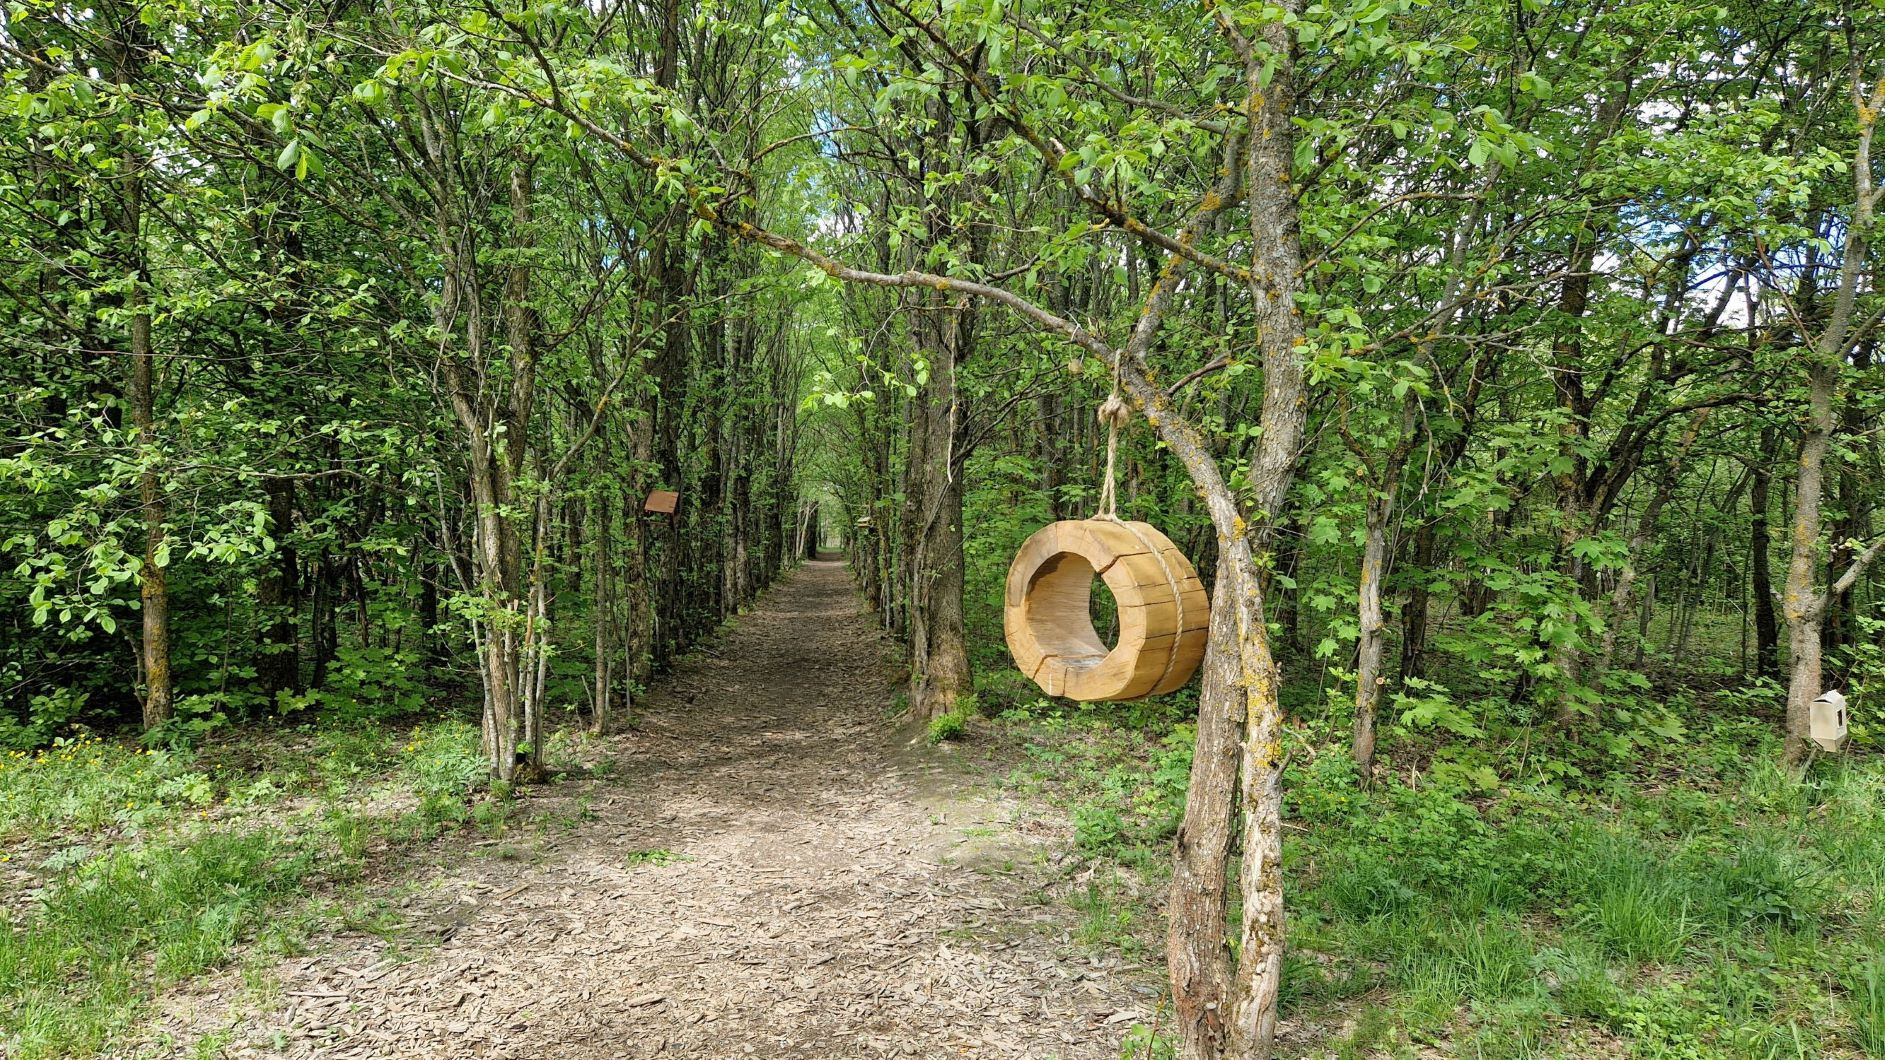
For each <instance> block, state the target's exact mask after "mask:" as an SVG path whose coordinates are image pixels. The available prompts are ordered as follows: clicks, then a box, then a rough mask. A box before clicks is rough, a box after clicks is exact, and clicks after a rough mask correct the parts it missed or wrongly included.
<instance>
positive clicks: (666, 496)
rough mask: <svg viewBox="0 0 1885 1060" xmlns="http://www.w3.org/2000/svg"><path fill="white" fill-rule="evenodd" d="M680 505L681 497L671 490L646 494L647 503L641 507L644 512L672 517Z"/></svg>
mask: <svg viewBox="0 0 1885 1060" xmlns="http://www.w3.org/2000/svg"><path fill="white" fill-rule="evenodd" d="M680 503H681V495H680V494H678V493H676V492H674V491H673V490H654V491H652V492H650V493H649V494H648V501H647V503H645V504H643V505H642V506H641V510H642V511H644V512H660V513H662V514H663V515H673V514H674V509H675V508H676V507H678V506H679V505H680Z"/></svg>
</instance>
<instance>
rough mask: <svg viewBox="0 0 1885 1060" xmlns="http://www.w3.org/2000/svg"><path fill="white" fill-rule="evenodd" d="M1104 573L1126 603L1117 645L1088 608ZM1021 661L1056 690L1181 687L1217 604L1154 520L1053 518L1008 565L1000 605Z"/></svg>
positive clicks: (1117, 692) (1090, 696)
mask: <svg viewBox="0 0 1885 1060" xmlns="http://www.w3.org/2000/svg"><path fill="white" fill-rule="evenodd" d="M1096 575H1097V576H1098V577H1099V578H1100V579H1101V580H1102V581H1104V582H1105V583H1106V587H1107V588H1108V589H1109V590H1111V591H1112V594H1113V600H1114V601H1115V602H1116V603H1117V604H1118V605H1119V643H1117V644H1115V645H1114V646H1113V647H1112V649H1111V650H1110V651H1109V650H1108V649H1107V647H1106V645H1105V644H1104V643H1102V642H1101V641H1100V637H1099V634H1098V632H1096V631H1095V630H1094V628H1093V619H1092V616H1091V613H1090V612H1089V610H1088V608H1089V607H1090V606H1091V603H1092V596H1093V578H1094V577H1095V576H1096ZM1002 612H1003V621H1002V625H1003V628H1004V631H1005V632H1006V633H1007V637H1008V651H1009V653H1010V654H1012V655H1013V656H1014V661H1015V665H1016V666H1017V667H1019V668H1020V670H1021V672H1022V673H1024V674H1027V675H1028V677H1029V678H1030V679H1032V680H1033V681H1034V683H1035V684H1037V685H1040V686H1041V690H1042V691H1044V692H1046V693H1047V694H1048V695H1050V696H1066V697H1067V698H1068V699H1077V700H1082V701H1085V702H1092V701H1095V700H1124V699H1141V698H1143V697H1145V696H1149V695H1155V694H1157V693H1160V692H1170V691H1172V690H1173V689H1175V688H1178V687H1180V686H1182V685H1183V684H1184V683H1185V682H1186V681H1189V680H1190V679H1191V675H1192V674H1193V673H1195V672H1197V669H1198V664H1199V663H1200V662H1202V661H1203V659H1204V643H1205V639H1206V637H1205V635H1206V631H1207V628H1208V627H1209V625H1210V620H1211V601H1210V598H1209V597H1208V596H1207V595H1206V594H1205V591H1204V583H1203V582H1201V581H1199V580H1198V571H1197V569H1196V568H1194V567H1193V566H1192V565H1191V561H1190V560H1188V559H1186V558H1185V557H1184V554H1183V553H1181V552H1179V551H1178V546H1176V545H1174V544H1172V543H1171V540H1170V539H1169V538H1167V537H1166V536H1165V535H1164V534H1161V533H1159V532H1158V531H1157V530H1155V529H1153V528H1152V526H1151V525H1150V524H1148V523H1133V522H1122V521H1120V520H1117V519H1078V520H1066V521H1063V522H1058V523H1049V524H1048V525H1046V526H1044V527H1042V528H1041V529H1040V530H1037V531H1035V533H1034V536H1033V537H1030V538H1028V539H1027V541H1025V542H1023V543H1022V545H1021V550H1020V551H1019V552H1017V553H1016V554H1015V558H1014V563H1012V564H1010V565H1009V567H1008V591H1007V597H1006V599H1005V601H1004V606H1003V609H1002Z"/></svg>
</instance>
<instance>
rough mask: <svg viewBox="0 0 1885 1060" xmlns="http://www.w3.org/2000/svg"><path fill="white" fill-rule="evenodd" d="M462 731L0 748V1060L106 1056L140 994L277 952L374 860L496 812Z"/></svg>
mask: <svg viewBox="0 0 1885 1060" xmlns="http://www.w3.org/2000/svg"><path fill="white" fill-rule="evenodd" d="M477 739H478V738H477V730H476V729H475V728H473V727H470V726H467V725H465V724H463V723H460V722H445V723H436V724H432V725H428V726H424V727H421V728H418V729H399V728H391V727H386V726H382V725H377V724H369V723H362V724H357V725H351V726H346V727H342V728H326V729H322V730H320V731H312V730H309V731H299V730H286V731H280V732H276V733H273V734H270V735H268V736H266V737H262V738H256V737H254V736H245V738H244V739H243V740H241V741H239V742H237V741H230V742H227V743H221V744H211V745H209V746H206V747H204V748H201V749H197V750H182V751H171V750H150V749H145V748H142V747H138V746H135V745H125V744H120V743H114V742H110V741H104V740H99V739H95V738H89V737H87V738H81V739H77V740H73V741H69V742H62V743H61V744H59V745H57V746H55V747H53V748H51V749H48V750H45V751H41V752H31V753H27V752H9V753H7V754H6V755H4V756H0V1055H4V1056H8V1057H14V1058H17V1060H35V1058H39V1057H51V1056H72V1055H77V1056H84V1055H90V1054H92V1053H95V1052H97V1051H99V1050H101V1049H104V1048H107V1047H108V1045H109V1043H110V1042H111V1041H112V1039H113V1036H114V1035H116V1034H118V1033H119V1032H121V1031H122V1030H124V1029H125V1028H126V1027H127V1026H128V1025H129V1024H130V1022H131V1021H132V1019H133V1017H134V1016H136V1014H137V1013H138V1012H139V1010H140V1009H141V1008H142V1007H143V1005H144V1004H145V1003H146V1002H147V1001H148V1000H149V999H150V998H151V997H153V996H154V995H155V994H156V993H157V992H158V991H160V990H162V989H163V988H165V987H166V986H169V985H171V984H175V983H178V982H180V981H182V980H185V979H188V978H189V977H191V976H194V975H197V974H199V973H201V972H203V971H205V970H207V969H209V968H212V967H215V966H217V965H220V964H223V963H226V962H227V961H228V960H230V959H231V958H232V956H233V951H234V950H235V947H236V945H237V942H238V940H241V941H242V943H243V951H242V955H243V956H244V957H252V958H257V959H261V958H266V957H270V956H275V955H279V954H282V953H285V952H295V951H296V950H297V948H298V947H299V946H300V944H301V939H302V938H303V937H304V936H305V935H307V934H309V933H310V932H311V931H312V930H314V929H315V928H316V927H317V926H318V925H319V923H321V922H322V921H323V919H324V918H328V917H337V916H338V917H345V916H347V915H349V911H348V907H347V904H346V902H345V900H344V899H345V893H346V888H347V887H348V885H350V884H351V883H353V882H354V881H356V880H359V879H360V878H362V877H363V876H364V875H365V874H366V873H367V872H368V871H369V869H370V868H371V866H372V865H373V863H374V862H375V860H376V859H378V858H382V857H383V856H384V855H385V853H386V852H387V851H389V850H391V849H393V848H396V847H399V846H401V845H405V844H410V843H413V842H416V841H419V840H422V839H425V838H428V837H431V836H434V835H436V834H437V833H438V832H439V830H440V829H441V828H443V827H446V826H449V825H452V824H455V823H458V822H461V821H464V820H466V819H468V818H473V817H476V818H479V819H481V820H482V821H483V822H484V823H487V824H489V823H493V822H495V821H496V820H497V819H498V818H499V817H500V816H501V815H502V813H503V812H504V810H503V806H502V805H501V804H497V803H493V802H491V801H489V800H481V801H477V802H472V801H470V800H469V796H470V795H471V794H472V793H473V791H474V790H475V789H476V787H477V785H478V783H479V781H480V779H481V778H482V776H483V765H482V759H481V757H480V755H479V753H478V742H477Z"/></svg>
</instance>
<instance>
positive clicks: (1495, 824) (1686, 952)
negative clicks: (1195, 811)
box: [1003, 704, 1885, 1060]
mask: <svg viewBox="0 0 1885 1060" xmlns="http://www.w3.org/2000/svg"><path fill="white" fill-rule="evenodd" d="M1135 709H1137V710H1140V711H1156V710H1157V709H1158V708H1157V706H1156V704H1151V705H1139V706H1138V707H1136V708H1135ZM1135 720H1138V719H1132V718H1129V717H1128V716H1127V715H1126V714H1125V713H1124V712H1123V711H1121V710H1117V709H1106V708H1099V709H1095V708H1070V707H1061V708H1051V707H1031V708H1021V707H1014V708H1010V709H1009V710H1008V711H1007V712H1005V713H1004V717H1003V724H1004V726H1005V727H1006V728H1007V730H1008V732H1009V734H1010V735H1009V737H1008V738H1009V739H1012V740H1015V741H1016V742H1019V743H1021V744H1023V745H1024V747H1025V753H1026V762H1025V764H1024V765H1023V766H1022V767H1021V768H1020V769H1017V770H1016V771H1015V773H1014V774H1013V775H1012V776H1011V777H1010V783H1011V785H1013V786H1015V787H1017V788H1020V789H1022V790H1025V791H1028V792H1030V793H1033V794H1037V795H1041V796H1045V797H1047V798H1048V799H1050V800H1052V801H1054V802H1055V803H1056V804H1058V805H1059V806H1060V807H1061V808H1062V810H1063V811H1064V812H1065V813H1066V815H1067V821H1068V825H1069V827H1070V829H1071V835H1072V842H1073V850H1074V852H1075V854H1077V855H1078V864H1081V865H1083V866H1085V867H1084V868H1083V869H1082V870H1081V871H1083V872H1086V873H1089V876H1088V878H1089V879H1090V880H1091V882H1088V883H1085V884H1082V885H1080V886H1076V887H1074V888H1071V889H1070V891H1069V892H1067V893H1064V894H1063V900H1064V901H1065V902H1067V904H1069V905H1070V906H1071V907H1072V909H1073V911H1074V912H1075V914H1076V916H1077V917H1078V921H1077V922H1078V923H1079V925H1080V927H1079V929H1078V931H1079V938H1080V941H1082V942H1084V943H1087V944H1090V945H1096V946H1102V947H1115V948H1120V949H1124V948H1126V947H1129V946H1132V945H1134V944H1135V942H1134V940H1137V944H1138V945H1141V946H1143V945H1144V944H1145V943H1146V942H1147V941H1152V942H1154V944H1156V935H1157V933H1158V932H1159V931H1160V930H1161V928H1162V925H1161V924H1160V922H1159V920H1158V917H1157V912H1156V897H1157V895H1158V893H1159V888H1160V887H1161V886H1162V883H1163V874H1164V871H1165V862H1166V859H1167V858H1168V857H1169V851H1170V846H1169V844H1170V836H1171V831H1172V828H1173V826H1174V824H1175V822H1176V820H1177V815H1178V813H1179V812H1180V811H1181V810H1182V804H1183V803H1182V800H1183V794H1184V780H1185V774H1186V767H1187V766H1188V764H1189V756H1188V741H1189V738H1190V733H1189V731H1188V730H1179V731H1172V730H1171V729H1170V728H1169V727H1167V728H1164V729H1161V728H1160V727H1158V726H1156V725H1152V726H1141V725H1138V724H1134V721H1135ZM1691 726H1692V731H1691V733H1690V734H1689V736H1688V737H1687V738H1686V739H1685V740H1682V741H1677V742H1675V743H1673V744H1671V745H1669V746H1667V747H1666V748H1664V749H1662V750H1660V751H1655V752H1646V751H1644V750H1643V749H1641V748H1640V747H1639V748H1638V749H1637V750H1635V751H1633V752H1632V754H1631V756H1626V757H1625V758H1623V759H1622V760H1620V761H1617V762H1613V763H1606V762H1604V761H1603V760H1602V759H1601V758H1596V757H1593V756H1590V755H1585V756H1584V757H1582V758H1569V759H1558V760H1549V759H1545V755H1544V753H1543V750H1542V749H1541V747H1540V746H1539V744H1537V743H1534V744H1532V745H1531V746H1530V747H1528V748H1527V750H1526V755H1527V757H1526V759H1525V760H1524V764H1523V765H1521V764H1520V763H1519V762H1518V761H1517V760H1516V759H1514V758H1501V757H1499V756H1498V754H1496V753H1489V752H1485V751H1481V750H1479V749H1478V748H1476V747H1474V746H1473V745H1470V744H1466V743H1464V742H1462V741H1457V740H1451V739H1440V738H1434V739H1433V740H1432V746H1433V748H1434V749H1435V750H1436V751H1437V752H1438V754H1439V755H1441V756H1451V757H1450V758H1447V757H1443V758H1440V759H1439V761H1442V762H1444V761H1457V762H1459V763H1460V764H1461V768H1459V769H1456V770H1450V771H1449V770H1443V769H1436V768H1433V767H1432V766H1429V767H1428V768H1426V769H1424V770H1422V771H1421V772H1422V773H1423V774H1424V775H1422V776H1420V777H1418V782H1417V783H1408V782H1407V780H1406V779H1405V773H1406V770H1405V768H1404V767H1403V769H1401V770H1397V774H1398V775H1397V776H1396V777H1394V778H1392V779H1386V780H1381V781H1377V783H1376V785H1375V786H1374V787H1373V788H1371V789H1369V790H1363V789H1361V788H1360V787H1359V786H1358V785H1357V784H1356V783H1355V778H1354V776H1353V770H1352V767H1350V766H1349V765H1348V763H1347V760H1346V756H1345V755H1344V754H1343V748H1342V747H1341V746H1340V745H1339V743H1338V744H1335V745H1334V746H1331V747H1327V748H1325V749H1322V750H1321V751H1320V753H1319V754H1316V755H1314V756H1309V755H1303V756H1299V757H1298V758H1297V759H1296V761H1295V763H1294V764H1293V765H1292V766H1291V768H1290V772H1289V776H1288V778H1287V782H1286V790H1287V791H1288V797H1289V807H1288V817H1289V818H1290V822H1291V828H1290V830H1289V831H1288V832H1287V833H1286V842H1285V850H1284V863H1285V870H1286V877H1287V886H1288V902H1289V908H1290V932H1291V952H1290V955H1289V957H1288V959H1287V962H1286V965H1285V970H1284V980H1283V985H1282V995H1283V1006H1284V1017H1285V1019H1287V1020H1289V1021H1291V1022H1292V1023H1293V1024H1294V1025H1295V1026H1297V1027H1301V1028H1309V1029H1311V1030H1312V1031H1313V1032H1314V1033H1316V1034H1317V1035H1318V1038H1317V1044H1316V1046H1315V1047H1314V1048H1312V1049H1310V1053H1312V1054H1314V1055H1322V1054H1331V1055H1335V1056H1342V1057H1350V1056H1352V1057H1399V1056H1404V1055H1405V1056H1414V1055H1421V1054H1423V1053H1424V1054H1425V1055H1449V1056H1467V1057H1512V1058H1521V1057H1584V1056H1590V1055H1605V1056H1631V1057H1658V1058H1672V1060H1673V1058H1683V1060H1696V1058H1715V1057H1722V1058H1741V1057H1749V1058H1787V1060H1797V1058H1800V1057H1826V1058H1833V1057H1860V1056H1885V958H1881V957H1880V956H1879V954H1881V953H1885V902H1881V901H1880V896H1881V894H1885V761H1881V760H1879V759H1878V758H1875V757H1869V756H1849V757H1846V758H1842V759H1832V760H1824V759H1823V760H1821V761H1820V762H1819V763H1818V764H1817V765H1816V766H1815V768H1814V770H1813V772H1812V773H1811V774H1810V775H1809V776H1807V777H1806V778H1805V779H1804V780H1797V779H1795V778H1794V777H1792V776H1791V775H1789V774H1788V773H1787V772H1786V771H1785V770H1784V769H1782V768H1780V767H1779V766H1778V765H1777V764H1776V763H1777V761H1778V748H1777V747H1776V746H1775V741H1774V739H1773V737H1772V735H1771V730H1770V727H1768V726H1765V725H1763V724H1760V723H1757V722H1748V721H1740V720H1723V719H1720V718H1712V719H1711V718H1709V717H1707V716H1706V714H1705V713H1702V712H1698V715H1697V716H1696V717H1695V719H1694V720H1692V721H1691ZM1148 730H1149V731H1148ZM1162 732H1167V733H1170V735H1168V736H1166V735H1161V733H1162ZM1395 736H1396V739H1397V740H1398V741H1400V743H1401V746H1400V747H1399V748H1397V750H1399V751H1400V752H1401V753H1405V745H1406V743H1407V742H1408V741H1411V740H1413V739H1417V737H1414V736H1410V735H1409V734H1407V733H1405V732H1400V733H1396V734H1395ZM1513 744H1514V745H1515V746H1516V745H1518V744H1519V741H1513ZM1541 759H1544V760H1543V761H1541ZM1481 766H1484V767H1486V768H1487V769H1489V770H1490V771H1491V772H1492V773H1493V774H1494V777H1495V780H1496V784H1494V785H1493V786H1492V787H1490V788H1488V787H1487V786H1486V785H1485V784H1484V782H1483V777H1482V775H1481V774H1480V773H1479V770H1480V767H1481ZM1114 873H1117V874H1119V875H1118V876H1117V878H1115V876H1114V875H1112V874H1114ZM1133 874H1137V876H1138V878H1139V881H1140V882H1139V883H1137V884H1134V885H1126V884H1124V883H1122V882H1117V881H1128V880H1130V879H1131V878H1132V876H1133ZM1108 881H1115V882H1108ZM1122 904H1123V907H1122Z"/></svg>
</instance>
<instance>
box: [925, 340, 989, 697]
mask: <svg viewBox="0 0 1885 1060" xmlns="http://www.w3.org/2000/svg"><path fill="white" fill-rule="evenodd" d="M968 312H969V311H968V310H967V309H966V308H963V307H961V306H955V307H951V308H948V309H938V310H935V311H933V313H931V314H926V315H925V316H926V318H927V320H931V321H934V323H933V325H932V326H929V327H921V328H920V329H919V330H920V331H922V332H924V333H925V338H926V339H927V341H924V342H923V345H924V347H925V349H926V350H927V352H928V353H929V359H930V365H929V385H928V386H927V387H925V388H924V390H923V392H922V393H921V394H919V395H918V397H917V401H918V402H919V403H920V404H921V405H922V412H923V414H922V415H920V416H917V417H913V423H914V424H915V425H916V427H915V429H918V430H921V431H922V435H923V436H922V438H921V439H916V438H913V439H912V442H913V445H912V450H913V452H920V454H921V455H922V457H923V465H924V466H923V470H922V474H921V478H920V480H919V481H920V484H921V488H920V490H919V492H918V494H917V496H918V505H917V509H916V512H915V513H914V514H915V519H916V525H915V527H914V528H913V529H914V533H913V535H912V537H911V542H912V553H911V563H910V576H911V583H910V663H911V684H910V710H911V712H912V714H914V715H915V716H916V717H918V718H922V719H926V720H927V719H931V718H936V717H940V716H941V715H944V714H947V713H948V712H950V711H951V710H954V709H955V706H956V700H957V698H958V697H959V696H962V695H964V694H966V693H968V692H969V691H971V690H972V689H973V688H974V676H973V674H972V673H971V671H970V669H969V650H968V638H967V633H966V631H965V629H964V625H963V611H962V591H963V560H962V472H961V468H960V463H961V460H962V452H961V450H962V447H963V444H964V442H965V441H966V438H965V430H964V428H965V427H966V421H967V419H968V417H967V416H966V414H965V410H964V407H963V398H962V396H961V394H960V393H959V392H958V391H957V389H956V365H957V363H959V361H960V360H962V357H961V354H962V352H963V351H962V340H963V337H964V336H963V330H964V326H965V323H966V321H965V319H964V318H965V317H966V316H967V314H968ZM936 316H940V317H941V319H940V320H934V318H935V317H936ZM918 442H920V449H918V448H917V445H916V444H914V443H918Z"/></svg>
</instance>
